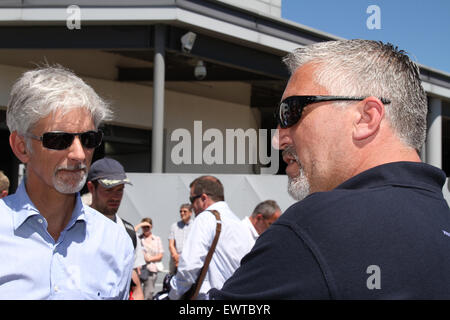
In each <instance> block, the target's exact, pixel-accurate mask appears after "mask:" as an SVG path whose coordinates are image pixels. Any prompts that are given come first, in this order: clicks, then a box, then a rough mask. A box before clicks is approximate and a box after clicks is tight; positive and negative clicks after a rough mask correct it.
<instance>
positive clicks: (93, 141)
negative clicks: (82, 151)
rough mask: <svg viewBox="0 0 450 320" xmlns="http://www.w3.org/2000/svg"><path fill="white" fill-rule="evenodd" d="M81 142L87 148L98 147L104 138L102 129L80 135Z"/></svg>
mask: <svg viewBox="0 0 450 320" xmlns="http://www.w3.org/2000/svg"><path fill="white" fill-rule="evenodd" d="M80 139H81V143H82V144H83V146H85V147H86V148H97V147H98V146H99V145H100V144H101V143H102V139H103V132H102V131H100V130H99V131H88V132H84V133H82V134H81V135H80Z"/></svg>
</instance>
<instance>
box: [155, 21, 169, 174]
mask: <svg viewBox="0 0 450 320" xmlns="http://www.w3.org/2000/svg"><path fill="white" fill-rule="evenodd" d="M154 39H155V45H154V48H155V56H154V64H153V65H154V67H153V127H152V172H153V173H162V172H163V151H164V81H165V62H164V55H165V43H166V36H165V27H164V26H163V25H156V26H155V33H154Z"/></svg>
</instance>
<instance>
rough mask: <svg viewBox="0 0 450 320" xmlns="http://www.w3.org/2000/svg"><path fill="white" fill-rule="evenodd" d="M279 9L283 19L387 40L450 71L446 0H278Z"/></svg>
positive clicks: (415, 58)
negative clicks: (279, 3)
mask: <svg viewBox="0 0 450 320" xmlns="http://www.w3.org/2000/svg"><path fill="white" fill-rule="evenodd" d="M370 6H376V7H370ZM368 8H369V12H367V11H368ZM281 10H282V13H281V15H282V18H284V19H287V20H290V21H294V22H296V23H300V24H302V25H305V26H308V27H312V28H314V29H318V30H320V31H324V32H327V33H330V34H332V35H336V36H339V37H342V38H346V39H355V38H360V39H369V40H381V41H383V42H390V43H392V44H394V45H396V46H398V48H399V49H402V50H405V51H406V52H407V53H408V55H409V56H410V57H411V58H412V59H413V61H415V62H418V63H420V64H423V65H425V66H427V67H431V68H433V69H438V70H440V71H444V72H446V73H449V74H450V0H282V6H281Z"/></svg>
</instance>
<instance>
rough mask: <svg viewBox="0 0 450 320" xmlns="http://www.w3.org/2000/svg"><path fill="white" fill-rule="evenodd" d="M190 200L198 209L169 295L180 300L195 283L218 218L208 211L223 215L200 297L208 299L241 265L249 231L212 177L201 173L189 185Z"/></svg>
mask: <svg viewBox="0 0 450 320" xmlns="http://www.w3.org/2000/svg"><path fill="white" fill-rule="evenodd" d="M189 187H190V197H189V198H190V201H191V204H192V208H193V209H194V212H195V215H196V217H195V219H194V222H193V224H192V227H191V230H190V231H189V235H188V237H187V239H186V243H185V244H184V247H183V252H182V254H181V258H180V262H179V264H178V271H177V273H176V275H175V276H174V277H173V278H172V280H171V282H170V285H171V290H170V292H169V298H170V299H171V300H177V299H179V298H180V297H181V296H182V295H183V294H184V293H186V292H187V291H188V290H189V289H190V288H191V286H192V285H193V284H194V283H195V282H196V280H197V278H198V276H199V274H200V270H201V268H202V267H203V264H204V261H205V257H206V255H207V253H208V251H209V248H210V247H211V244H212V241H213V239H214V236H215V233H216V223H217V221H216V218H215V217H214V215H213V214H212V213H211V212H209V211H208V210H217V211H218V212H219V214H220V218H221V224H222V231H221V233H220V237H219V241H218V243H217V247H216V249H215V251H214V254H213V256H212V259H211V263H210V265H209V269H208V272H207V273H206V277H205V280H204V281H203V283H202V286H201V288H200V292H199V295H198V299H199V300H201V299H205V298H206V293H207V292H208V290H209V289H211V288H221V287H222V285H223V283H224V282H225V280H227V279H228V278H229V277H230V276H231V275H232V274H233V272H234V271H235V270H236V269H237V268H238V267H239V264H240V261H241V259H242V257H243V256H244V255H245V254H246V253H247V252H248V251H250V249H251V246H250V245H249V234H248V231H247V230H246V229H245V227H244V225H243V224H242V223H241V221H240V220H239V219H238V217H237V216H236V215H235V214H234V213H233V212H232V211H231V209H230V208H229V207H228V204H227V203H226V202H225V197H224V189H223V185H222V183H221V182H220V180H219V179H217V178H216V177H213V176H201V177H199V178H197V179H195V180H194V181H192V183H191V184H190V186H189Z"/></svg>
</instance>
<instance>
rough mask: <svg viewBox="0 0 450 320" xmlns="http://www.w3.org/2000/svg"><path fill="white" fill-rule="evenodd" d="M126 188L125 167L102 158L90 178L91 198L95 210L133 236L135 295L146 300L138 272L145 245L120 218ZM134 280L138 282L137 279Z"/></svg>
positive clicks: (132, 284)
mask: <svg viewBox="0 0 450 320" xmlns="http://www.w3.org/2000/svg"><path fill="white" fill-rule="evenodd" d="M125 184H130V185H131V182H130V180H129V179H128V177H127V175H126V173H125V170H124V168H123V166H122V165H121V164H120V162H118V161H117V160H114V159H111V158H102V159H99V160H97V161H95V162H94V163H93V164H92V166H91V168H90V170H89V174H88V177H87V187H88V190H89V193H90V194H91V197H92V198H91V199H92V200H91V205H90V206H91V207H92V208H93V209H95V210H97V211H98V212H100V213H102V214H104V215H105V216H106V217H107V218H109V219H111V220H112V221H114V222H115V223H117V224H118V225H120V226H122V227H123V229H124V231H126V232H127V234H128V235H129V236H130V238H131V241H132V242H133V246H134V266H133V272H132V273H133V274H132V279H131V289H130V290H131V291H132V297H133V300H143V299H144V294H143V291H142V287H141V283H140V281H138V282H135V281H134V280H133V279H136V278H138V274H139V272H140V270H138V268H139V267H140V266H141V265H143V264H144V263H145V260H144V253H143V251H142V247H141V242H140V241H138V239H137V236H136V231H135V230H134V227H133V225H132V224H131V223H129V222H128V221H126V220H124V219H122V218H120V217H119V215H117V211H118V210H119V207H120V204H121V202H122V197H123V192H124V189H125ZM133 277H134V278H133Z"/></svg>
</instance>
